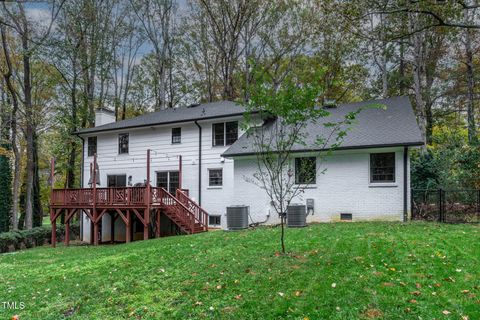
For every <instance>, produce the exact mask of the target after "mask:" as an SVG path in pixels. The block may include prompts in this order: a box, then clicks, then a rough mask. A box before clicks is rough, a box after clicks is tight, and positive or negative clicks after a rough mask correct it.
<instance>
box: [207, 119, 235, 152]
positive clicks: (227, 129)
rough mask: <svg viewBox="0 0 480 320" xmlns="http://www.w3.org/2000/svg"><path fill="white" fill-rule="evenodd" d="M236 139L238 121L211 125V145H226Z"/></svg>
mask: <svg viewBox="0 0 480 320" xmlns="http://www.w3.org/2000/svg"><path fill="white" fill-rule="evenodd" d="M237 139H238V121H230V122H221V123H214V124H213V125H212V145H213V146H228V145H231V144H233V143H234V142H235V141H237Z"/></svg>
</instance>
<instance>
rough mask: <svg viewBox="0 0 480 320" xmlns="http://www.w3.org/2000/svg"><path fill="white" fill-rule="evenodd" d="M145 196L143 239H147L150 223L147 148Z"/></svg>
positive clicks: (148, 159) (148, 150) (148, 156)
mask: <svg viewBox="0 0 480 320" xmlns="http://www.w3.org/2000/svg"><path fill="white" fill-rule="evenodd" d="M146 191H147V196H146V197H145V204H146V205H147V208H146V209H145V211H144V212H143V221H144V225H143V240H148V225H149V224H150V201H151V195H150V149H147V190H146Z"/></svg>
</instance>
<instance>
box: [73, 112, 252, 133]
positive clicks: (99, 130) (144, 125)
mask: <svg viewBox="0 0 480 320" xmlns="http://www.w3.org/2000/svg"><path fill="white" fill-rule="evenodd" d="M251 113H252V114H256V113H258V111H252V112H251ZM244 114H245V112H238V113H230V114H224V115H218V116H211V117H204V118H198V119H187V120H180V121H168V122H162V123H150V124H141V125H136V126H125V127H121V128H109V129H101V128H100V127H98V128H99V129H95V127H94V128H88V129H84V130H85V131H83V130H81V131H77V132H74V133H73V134H75V135H79V134H90V133H97V132H107V131H121V130H126V129H136V128H145V127H152V126H163V125H169V124H176V123H188V122H192V121H193V122H194V123H197V122H198V121H203V120H211V119H221V118H229V117H235V116H243V115H244ZM90 129H92V130H90Z"/></svg>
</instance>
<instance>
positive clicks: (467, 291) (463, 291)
mask: <svg viewBox="0 0 480 320" xmlns="http://www.w3.org/2000/svg"><path fill="white" fill-rule="evenodd" d="M469 292H470V290H462V293H469Z"/></svg>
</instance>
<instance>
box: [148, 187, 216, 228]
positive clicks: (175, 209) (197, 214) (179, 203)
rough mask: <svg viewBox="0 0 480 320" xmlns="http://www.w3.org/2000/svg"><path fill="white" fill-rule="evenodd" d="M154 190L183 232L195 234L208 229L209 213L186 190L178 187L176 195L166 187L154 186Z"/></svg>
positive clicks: (167, 214) (169, 216)
mask: <svg viewBox="0 0 480 320" xmlns="http://www.w3.org/2000/svg"><path fill="white" fill-rule="evenodd" d="M152 191H153V195H155V196H156V197H158V198H159V199H160V203H161V204H162V205H161V207H162V209H163V212H164V213H165V215H166V216H167V217H168V218H169V219H170V220H171V221H172V222H173V223H175V224H176V225H177V226H178V227H179V228H180V230H181V231H182V232H185V233H186V234H194V233H200V232H206V231H208V213H207V212H206V211H205V210H204V209H203V208H202V207H200V206H199V205H198V204H197V203H196V202H195V201H193V200H192V199H190V197H189V196H188V194H187V192H186V191H184V190H180V189H177V191H176V195H175V196H174V195H172V194H171V193H169V192H168V191H167V190H165V189H164V188H154V190H152Z"/></svg>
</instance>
